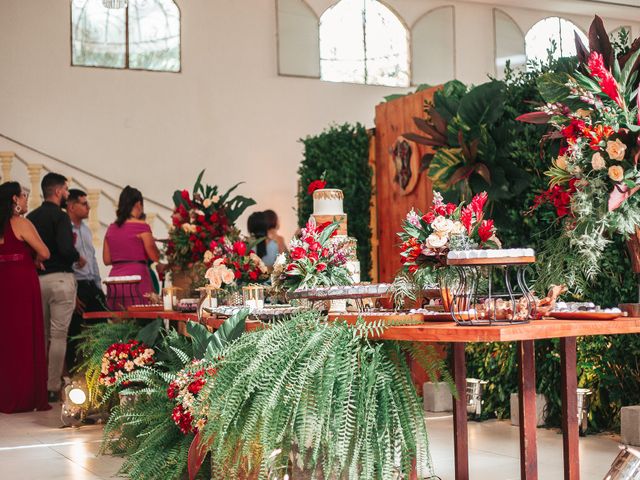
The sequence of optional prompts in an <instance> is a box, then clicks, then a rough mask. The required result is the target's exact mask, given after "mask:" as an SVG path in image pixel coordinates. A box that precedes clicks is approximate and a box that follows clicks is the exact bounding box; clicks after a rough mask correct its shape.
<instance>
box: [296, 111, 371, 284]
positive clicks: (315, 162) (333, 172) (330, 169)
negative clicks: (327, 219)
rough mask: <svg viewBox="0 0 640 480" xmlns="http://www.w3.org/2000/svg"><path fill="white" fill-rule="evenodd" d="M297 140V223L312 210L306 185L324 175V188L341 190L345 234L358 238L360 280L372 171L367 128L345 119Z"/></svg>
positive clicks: (365, 267) (365, 261)
mask: <svg viewBox="0 0 640 480" xmlns="http://www.w3.org/2000/svg"><path fill="white" fill-rule="evenodd" d="M300 141H301V142H302V144H303V145H304V158H303V160H302V163H301V164H300V168H299V169H298V175H299V177H300V178H299V191H298V226H300V227H303V226H304V225H305V224H306V223H307V220H309V216H310V215H311V213H312V212H313V198H312V197H311V195H309V194H308V192H307V187H308V186H309V184H310V183H311V182H313V181H314V180H318V179H320V178H321V177H322V176H323V175H324V179H325V180H326V182H327V188H339V189H341V190H342V191H343V192H344V197H345V198H344V211H345V213H346V214H347V216H348V230H349V235H350V236H351V237H354V238H356V239H357V240H358V260H360V272H361V273H360V276H361V278H362V280H370V277H369V271H370V269H371V228H370V219H371V214H370V207H371V194H372V192H371V178H372V172H371V167H370V166H369V134H368V133H367V130H366V129H365V128H364V126H362V125H361V124H359V123H356V124H355V125H350V124H348V123H345V124H343V125H335V126H331V127H330V128H328V129H327V130H325V131H324V132H322V133H321V134H319V135H316V136H308V137H306V138H303V139H301V140H300Z"/></svg>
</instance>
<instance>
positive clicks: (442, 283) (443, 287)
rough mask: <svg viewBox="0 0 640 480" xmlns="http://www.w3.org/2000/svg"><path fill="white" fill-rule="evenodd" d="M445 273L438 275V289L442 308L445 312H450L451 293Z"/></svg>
mask: <svg viewBox="0 0 640 480" xmlns="http://www.w3.org/2000/svg"><path fill="white" fill-rule="evenodd" d="M446 277H447V275H446V273H445V272H440V273H439V274H438V287H439V288H440V300H441V301H442V307H443V309H444V311H445V312H451V302H452V299H453V295H452V293H451V285H450V282H449V281H448V280H447V278H446Z"/></svg>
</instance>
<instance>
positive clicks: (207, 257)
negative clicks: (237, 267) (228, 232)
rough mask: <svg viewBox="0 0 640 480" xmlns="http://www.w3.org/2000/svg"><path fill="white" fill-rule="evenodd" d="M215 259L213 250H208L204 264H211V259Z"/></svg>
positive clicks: (205, 253)
mask: <svg viewBox="0 0 640 480" xmlns="http://www.w3.org/2000/svg"><path fill="white" fill-rule="evenodd" d="M212 258H213V253H211V250H207V251H206V252H204V258H203V260H204V263H209V262H210V261H211V259H212Z"/></svg>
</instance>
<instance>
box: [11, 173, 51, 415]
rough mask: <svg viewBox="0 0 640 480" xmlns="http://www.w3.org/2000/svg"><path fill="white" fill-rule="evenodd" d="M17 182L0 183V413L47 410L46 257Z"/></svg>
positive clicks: (46, 251)
mask: <svg viewBox="0 0 640 480" xmlns="http://www.w3.org/2000/svg"><path fill="white" fill-rule="evenodd" d="M25 213H27V194H26V193H25V192H24V191H23V190H22V188H21V187H20V184H19V183H18V182H5V183H3V184H2V185H0V329H1V331H2V337H3V339H5V340H6V341H4V342H3V344H2V348H0V412H2V413H16V412H28V411H31V410H49V409H50V408H51V407H50V406H49V403H48V401H47V360H46V356H45V345H44V321H43V319H42V300H41V299H40V282H39V281H38V275H37V273H36V266H38V265H39V266H42V262H43V261H44V260H46V259H48V258H49V249H48V248H47V246H46V245H45V244H44V242H43V241H42V239H41V238H40V235H38V232H37V230H36V228H35V227H34V226H33V224H32V223H31V222H30V221H29V220H27V219H26V218H23V217H22V216H23V215H24V214H25Z"/></svg>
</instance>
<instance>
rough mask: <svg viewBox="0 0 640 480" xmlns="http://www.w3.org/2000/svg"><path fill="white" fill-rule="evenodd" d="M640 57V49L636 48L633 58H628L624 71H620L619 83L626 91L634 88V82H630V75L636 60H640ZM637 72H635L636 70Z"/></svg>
mask: <svg viewBox="0 0 640 480" xmlns="http://www.w3.org/2000/svg"><path fill="white" fill-rule="evenodd" d="M638 57H640V49H638V50H636V51H635V52H634V53H633V55H632V56H631V58H629V60H627V63H626V64H625V65H624V68H623V69H622V72H621V73H620V79H619V80H618V84H619V85H620V86H621V87H622V88H624V89H625V91H630V90H631V89H632V88H633V84H632V83H631V82H629V80H630V77H631V73H632V69H633V67H634V65H635V63H636V61H637V60H638ZM614 63H615V64H616V65H617V64H618V62H617V61H616V62H614ZM634 73H635V72H634Z"/></svg>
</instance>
